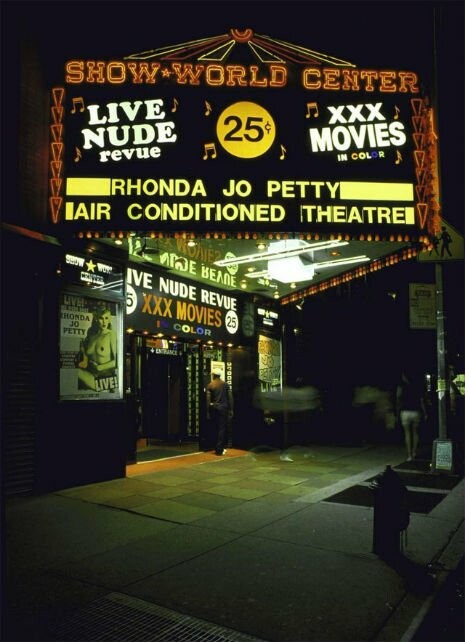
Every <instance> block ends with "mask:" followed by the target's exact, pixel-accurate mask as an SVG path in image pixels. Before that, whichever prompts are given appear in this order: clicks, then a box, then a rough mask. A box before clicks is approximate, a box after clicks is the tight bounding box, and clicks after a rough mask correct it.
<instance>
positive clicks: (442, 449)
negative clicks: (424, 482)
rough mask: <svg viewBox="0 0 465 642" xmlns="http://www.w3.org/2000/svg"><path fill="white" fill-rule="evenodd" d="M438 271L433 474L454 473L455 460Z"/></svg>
mask: <svg viewBox="0 0 465 642" xmlns="http://www.w3.org/2000/svg"><path fill="white" fill-rule="evenodd" d="M435 271H436V346H437V348H436V350H437V362H438V363H437V384H436V392H437V395H438V430H439V432H438V438H437V439H435V440H434V442H433V460H432V463H431V469H432V471H433V472H441V471H442V472H453V468H454V461H453V460H454V458H453V449H452V441H451V440H450V439H447V404H448V399H449V394H448V393H449V375H448V372H447V363H446V328H445V314H444V301H443V280H442V265H441V263H440V262H439V261H436V263H435Z"/></svg>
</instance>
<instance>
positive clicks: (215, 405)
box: [207, 370, 233, 455]
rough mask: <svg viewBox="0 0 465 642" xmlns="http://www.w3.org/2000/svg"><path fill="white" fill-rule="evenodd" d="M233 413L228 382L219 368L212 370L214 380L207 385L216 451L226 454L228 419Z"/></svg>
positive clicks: (208, 407)
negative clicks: (222, 376) (224, 379)
mask: <svg viewBox="0 0 465 642" xmlns="http://www.w3.org/2000/svg"><path fill="white" fill-rule="evenodd" d="M232 415H233V398H232V393H231V390H230V388H229V386H228V384H227V383H226V382H225V381H223V380H222V379H221V373H220V372H219V370H214V371H213V372H212V380H211V381H210V383H208V385H207V419H211V420H212V422H213V426H214V429H215V436H216V443H215V453H216V454H217V455H224V454H226V448H225V446H226V443H227V433H228V419H229V418H231V417H232Z"/></svg>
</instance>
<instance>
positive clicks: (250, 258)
mask: <svg viewBox="0 0 465 642" xmlns="http://www.w3.org/2000/svg"><path fill="white" fill-rule="evenodd" d="M341 245H348V241H320V242H319V243H307V242H306V241H299V240H295V239H291V240H288V241H276V242H273V243H270V245H269V247H268V251H267V252H258V253H255V254H246V255H244V256H237V257H234V258H230V259H220V260H219V261H215V265H219V266H223V267H224V266H226V265H239V264H241V263H253V262H254V261H266V260H268V259H279V258H285V257H290V256H299V255H300V254H305V253H307V252H313V251H316V250H326V249H327V248H330V247H339V246H341Z"/></svg>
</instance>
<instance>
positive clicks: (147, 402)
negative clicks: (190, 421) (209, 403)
mask: <svg viewBox="0 0 465 642" xmlns="http://www.w3.org/2000/svg"><path fill="white" fill-rule="evenodd" d="M186 390H187V385H186V367H185V358H184V355H176V356H172V355H164V354H157V353H156V352H154V351H151V350H150V349H147V348H145V354H144V358H143V367H142V404H143V406H142V433H143V436H144V437H148V438H152V439H160V440H166V441H180V440H182V439H183V438H184V434H185V431H186V406H187V398H186Z"/></svg>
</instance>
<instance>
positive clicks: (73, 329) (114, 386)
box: [60, 293, 122, 399]
mask: <svg viewBox="0 0 465 642" xmlns="http://www.w3.org/2000/svg"><path fill="white" fill-rule="evenodd" d="M120 328H121V312H120V308H119V306H118V305H117V304H116V303H114V302H111V301H103V300H96V299H93V298H90V297H83V296H80V295H74V294H67V293H64V294H63V295H62V301H61V318H60V398H61V399H121V395H122V385H121V380H122V377H121V372H120V370H121V365H122V364H121V359H118V352H120V351H119V350H118V341H119V337H120V336H121V332H120Z"/></svg>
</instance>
